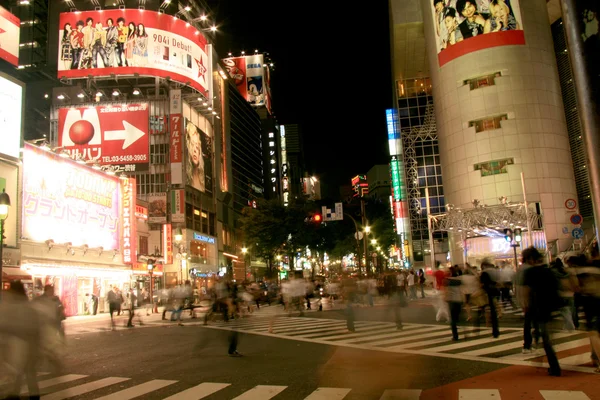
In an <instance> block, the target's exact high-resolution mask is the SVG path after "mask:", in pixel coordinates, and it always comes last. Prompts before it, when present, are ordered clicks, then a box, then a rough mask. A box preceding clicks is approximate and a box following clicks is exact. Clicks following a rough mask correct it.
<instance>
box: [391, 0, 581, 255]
mask: <svg viewBox="0 0 600 400" xmlns="http://www.w3.org/2000/svg"><path fill="white" fill-rule="evenodd" d="M546 3H547V2H546V1H545V0H527V1H523V0H520V1H518V0H512V1H510V3H508V2H506V3H503V4H500V5H494V4H492V3H489V2H480V1H469V0H452V1H450V2H444V1H441V0H440V1H431V0H421V1H418V2H415V1H409V0H390V11H391V14H392V26H393V27H392V31H393V32H392V37H393V46H392V48H393V49H394V51H393V55H392V62H393V71H394V81H395V82H394V83H395V92H396V96H397V98H398V100H399V103H398V111H399V126H400V130H401V131H402V139H403V143H404V147H405V149H404V152H403V155H404V157H403V160H404V167H405V168H404V169H405V171H404V172H405V177H406V182H407V188H408V191H409V192H413V194H412V195H410V196H409V197H410V199H411V202H410V203H411V205H410V209H411V230H413V231H414V233H415V234H416V235H419V236H420V237H419V239H418V240H419V241H421V242H422V243H423V244H425V242H424V240H425V239H427V237H426V236H425V233H426V232H427V231H426V229H424V224H423V223H422V222H426V219H425V218H420V216H421V215H423V208H424V206H425V205H426V204H424V202H423V200H424V199H423V197H424V193H423V191H424V189H425V188H428V189H429V195H430V206H431V208H432V210H431V211H432V214H435V211H438V212H442V211H444V212H445V210H444V209H443V207H444V205H447V206H448V210H450V211H449V212H450V214H451V215H454V214H455V212H462V211H461V210H470V209H473V208H474V206H476V207H479V206H480V205H483V204H485V205H488V206H497V205H501V204H508V203H511V202H512V203H513V204H520V203H522V202H523V200H524V197H523V185H521V176H523V177H524V187H525V188H526V193H527V201H528V202H529V203H530V204H532V206H531V208H530V209H531V210H532V213H534V214H542V213H543V230H540V231H538V232H539V233H540V234H541V235H542V237H543V240H541V241H538V242H539V243H540V244H543V245H544V246H546V243H548V245H549V246H551V247H552V246H554V243H555V242H558V243H559V245H558V246H557V247H559V248H565V247H567V246H569V245H570V243H571V229H570V228H569V227H570V226H571V225H572V224H571V222H570V221H569V219H568V217H569V214H568V212H566V211H568V210H566V206H565V204H568V207H571V206H572V202H571V200H572V199H576V198H577V191H576V189H575V180H574V174H573V165H572V162H571V154H570V153H569V150H568V149H569V147H568V144H569V136H568V133H567V125H566V121H565V114H564V111H563V98H562V95H561V91H560V84H559V83H560V81H559V76H558V74H557V72H556V71H557V68H556V57H555V56H554V44H553V42H552V38H551V36H550V35H549V33H548V32H549V31H550V30H549V23H550V22H549V17H548V5H547V4H546ZM494 7H503V8H505V10H504V11H506V13H505V14H506V15H507V16H506V21H502V22H501V23H502V26H505V27H507V28H506V29H503V31H501V32H495V31H494V30H495V29H496V28H497V27H498V26H500V25H499V24H500V22H499V21H498V20H497V18H496V16H495V14H494V12H493V11H494V10H493V8H494ZM473 9H475V10H476V13H472V11H473ZM506 9H508V10H506ZM488 35H489V36H488ZM488 39H489V40H488ZM492 39H493V40H492ZM428 86H429V87H428ZM428 114H429V116H430V117H429V119H428ZM434 115H435V118H433V116H434ZM409 132H411V133H409ZM405 133H406V134H405ZM427 135H429V136H427ZM415 136H416V137H415ZM436 140H437V143H436ZM412 143H414V145H413V144H412ZM412 146H415V147H414V152H413V150H411V148H412ZM416 149H419V153H417V150H416ZM438 150H439V156H438ZM438 157H439V160H438ZM419 159H421V160H422V162H421V164H419V161H418V160H419ZM428 161H430V162H431V163H429V162H428ZM442 173H443V187H442V185H441V175H442ZM521 174H522V175H521ZM436 197H437V201H436ZM419 203H420V204H419ZM419 208H420V209H421V210H419ZM492 208H493V207H492ZM456 210H458V211H456ZM450 214H449V215H450ZM456 215H458V214H456ZM419 221H421V224H420V225H421V227H420V228H419V229H414V226H415V225H417V226H418V225H419ZM507 221H508V220H506V219H505V222H506V224H508V222H507ZM462 222H465V223H467V222H468V221H467V218H466V217H464V218H463V219H462ZM511 222H512V221H511ZM415 223H416V224H415ZM517 223H520V224H522V225H525V221H520V222H517ZM502 224H503V221H502V220H500V221H499V222H498V223H497V224H495V225H496V226H490V227H487V228H490V229H488V230H487V231H486V235H487V236H494V233H493V232H497V236H498V237H501V235H502V229H503V228H504V226H501V225H502ZM508 227H509V226H506V228H508ZM539 227H540V226H534V227H533V229H535V228H539ZM471 229H477V227H476V226H473V227H471V228H470V229H465V232H460V233H459V232H458V231H455V232H452V231H449V232H450V240H449V245H450V248H451V253H452V261H453V262H464V261H465V259H464V258H463V254H466V253H467V252H466V251H465V243H470V244H467V249H471V250H470V253H469V255H468V257H473V260H472V261H475V260H476V259H477V257H482V256H484V255H490V254H492V253H494V251H493V246H492V245H491V244H490V243H492V242H493V240H494V239H493V238H489V239H487V238H486V237H487V236H485V237H481V234H480V233H478V232H481V230H479V229H477V230H471ZM447 232H448V231H447ZM416 235H415V236H416ZM536 238H539V235H537V234H536V235H534V236H533V240H534V242H535V241H536ZM418 240H417V238H416V237H413V238H412V241H413V247H415V249H417V246H416V245H415V244H416V242H417V241H418ZM529 244H533V243H529ZM427 247H429V248H431V246H422V249H423V252H424V253H425V252H427V250H428V249H427ZM438 252H439V250H438V251H436V253H438ZM494 255H496V256H499V257H507V256H505V255H504V254H494ZM426 261H428V260H426Z"/></svg>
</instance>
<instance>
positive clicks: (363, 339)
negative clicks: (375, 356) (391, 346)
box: [336, 326, 448, 346]
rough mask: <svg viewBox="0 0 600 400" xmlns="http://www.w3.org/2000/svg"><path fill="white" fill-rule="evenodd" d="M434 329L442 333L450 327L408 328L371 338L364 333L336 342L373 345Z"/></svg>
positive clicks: (393, 341)
mask: <svg viewBox="0 0 600 400" xmlns="http://www.w3.org/2000/svg"><path fill="white" fill-rule="evenodd" d="M432 331H437V334H441V333H442V332H447V331H448V327H446V326H443V327H439V328H438V329H431V328H422V329H407V330H401V331H399V330H396V331H395V332H394V333H388V334H385V335H373V336H371V337H369V338H366V337H365V336H364V335H363V337H361V338H355V339H351V340H338V341H336V343H353V342H357V343H364V344H367V343H368V344H369V345H372V346H378V345H383V344H387V343H395V342H398V340H399V339H403V338H407V337H408V338H410V337H413V336H418V337H421V336H419V335H420V334H421V333H426V332H430V333H431V332H432ZM377 336H381V337H377ZM367 339H373V340H367Z"/></svg>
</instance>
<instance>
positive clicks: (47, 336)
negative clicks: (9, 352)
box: [31, 285, 66, 371]
mask: <svg viewBox="0 0 600 400" xmlns="http://www.w3.org/2000/svg"><path fill="white" fill-rule="evenodd" d="M31 305H32V307H33V308H34V309H35V310H36V311H37V313H38V318H39V329H40V356H41V358H42V360H43V361H45V362H46V363H48V367H50V368H51V369H52V370H54V371H60V369H61V358H62V350H63V349H64V337H65V333H64V330H63V326H62V321H64V320H65V319H66V316H65V312H64V307H63V304H62V302H61V301H60V299H59V298H58V296H56V295H55V294H54V286H52V285H46V286H44V294H42V295H41V296H39V297H36V298H35V300H34V301H33V302H32V303H31Z"/></svg>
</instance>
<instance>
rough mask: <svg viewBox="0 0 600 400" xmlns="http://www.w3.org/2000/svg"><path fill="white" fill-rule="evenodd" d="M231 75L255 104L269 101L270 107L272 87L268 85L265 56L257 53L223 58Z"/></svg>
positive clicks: (264, 103)
mask: <svg viewBox="0 0 600 400" xmlns="http://www.w3.org/2000/svg"><path fill="white" fill-rule="evenodd" d="M223 63H224V64H225V68H226V69H227V72H228V73H229V76H231V78H232V79H233V80H234V82H235V84H236V86H237V88H238V91H239V92H240V94H241V95H242V96H244V97H245V98H246V101H247V102H248V103H250V104H252V105H253V106H264V105H266V104H267V103H268V105H269V108H270V99H269V95H270V88H268V87H267V85H266V78H269V75H267V76H266V77H265V65H264V57H263V55H262V54H255V55H251V56H244V57H233V58H225V59H223Z"/></svg>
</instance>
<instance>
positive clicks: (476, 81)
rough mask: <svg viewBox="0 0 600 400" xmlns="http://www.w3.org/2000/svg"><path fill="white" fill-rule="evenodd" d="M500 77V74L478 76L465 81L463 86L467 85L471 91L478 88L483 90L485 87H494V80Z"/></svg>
mask: <svg viewBox="0 0 600 400" xmlns="http://www.w3.org/2000/svg"><path fill="white" fill-rule="evenodd" d="M501 76H502V74H501V73H500V72H494V73H493V74H490V75H485V76H479V77H477V78H471V79H467V80H466V81H465V85H469V88H470V89H471V90H475V89H479V88H483V87H487V86H494V85H495V84H496V78H499V77H501Z"/></svg>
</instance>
